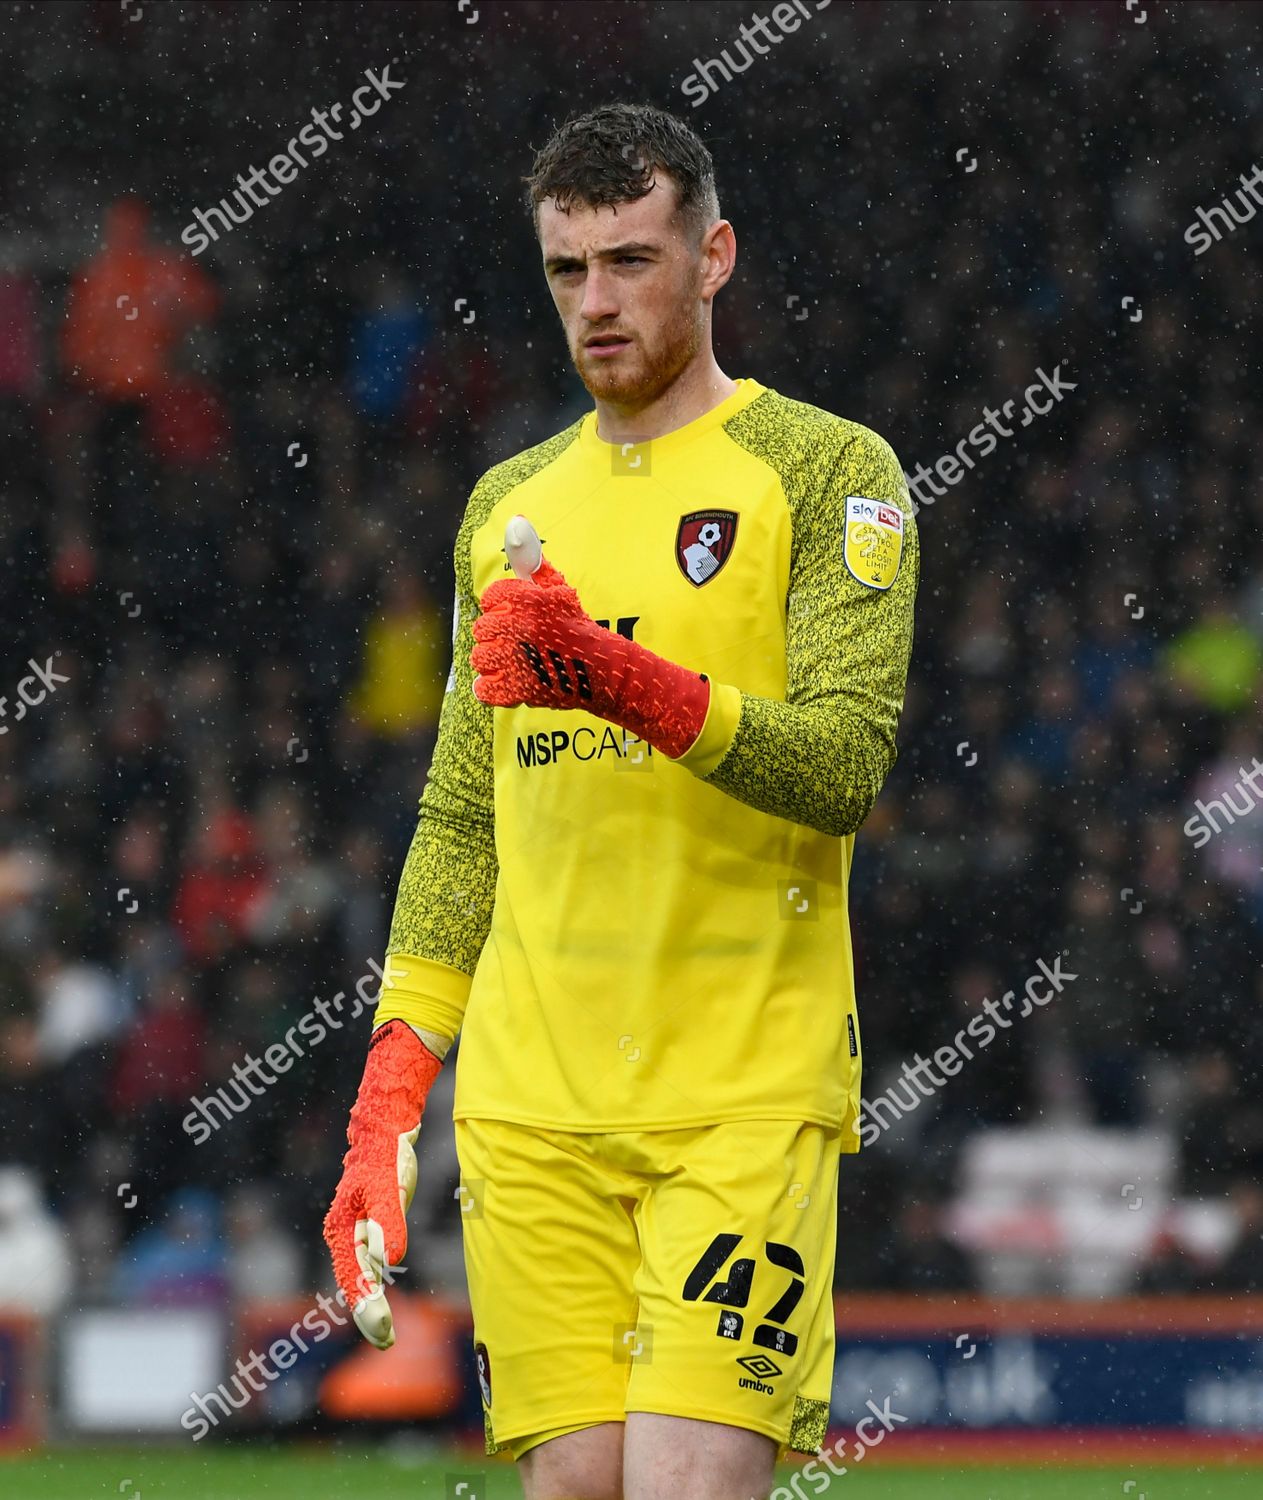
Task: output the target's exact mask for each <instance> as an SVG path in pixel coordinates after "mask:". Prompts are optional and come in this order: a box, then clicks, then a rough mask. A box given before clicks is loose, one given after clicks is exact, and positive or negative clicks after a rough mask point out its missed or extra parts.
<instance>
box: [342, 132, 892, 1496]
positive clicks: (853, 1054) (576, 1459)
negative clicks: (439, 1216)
mask: <svg viewBox="0 0 1263 1500" xmlns="http://www.w3.org/2000/svg"><path fill="white" fill-rule="evenodd" d="M528 185H529V201H530V205H531V209H532V213H533V216H534V223H535V229H536V233H537V236H538V239H539V244H540V248H541V253H542V259H543V269H544V274H545V277H546V279H547V282H548V286H549V290H550V292H551V295H552V298H553V301H554V304H555V306H556V308H557V311H558V314H559V316H560V318H561V322H562V326H563V329H564V331H565V334H566V338H567V341H568V344H569V348H570V353H571V357H572V359H573V360H574V363H575V366H576V369H577V371H578V373H579V375H580V377H581V378H582V380H583V382H584V384H585V386H586V387H587V390H588V392H589V393H590V395H591V396H592V398H593V407H594V409H593V410H591V411H590V412H589V413H588V414H587V415H586V416H584V417H583V418H582V419H581V420H580V421H578V422H576V423H574V424H573V425H572V426H570V427H568V428H567V429H566V430H565V431H563V432H561V433H559V434H558V435H557V436H555V437H553V438H551V439H549V440H548V441H546V442H543V443H541V444H539V445H538V446H537V447H534V448H531V449H528V450H527V451H526V452H524V453H521V454H519V455H518V456H517V457H515V458H511V459H509V460H507V461H506V462H504V463H500V464H497V465H496V466H495V467H494V468H492V469H491V470H489V471H488V472H487V473H486V474H485V475H484V476H483V477H482V478H481V479H480V480H479V481H478V483H477V485H476V486H475V487H474V490H473V493H472V495H471V496H470V500H469V503H468V507H467V509H466V512H465V516H464V519H463V521H462V524H461V527H460V531H459V534H458V536H457V541H456V558H455V564H456V602H455V618H454V627H453V628H454V649H453V662H452V671H451V675H450V677H449V679H448V684H447V692H446V695H445V697H444V701H443V709H442V715H441V719H440V725H439V735H438V741H437V745H436V748H435V752H434V758H433V763H432V765H431V768H430V773H429V778H428V781H427V784H426V787H425V791H424V794H423V796H422V798H421V812H420V818H419V821H418V824H417V829H416V834H415V837H414V838H413V841H412V845H411V848H410V850H409V853H408V856H407V860H406V862H405V864H404V868H403V873H402V876H401V879H400V882H399V889H398V895H397V898H396V904H395V911H394V918H393V921H392V925H391V931H390V939H389V946H388V954H389V958H390V963H389V968H388V972H389V975H390V978H389V979H388V980H387V982H386V984H384V986H383V990H382V994H381V997H380V1001H379V1004H378V1008H377V1013H376V1019H375V1029H374V1032H373V1036H372V1040H371V1042H370V1045H369V1051H368V1058H367V1062H366V1066H365V1070H364V1078H363V1082H362V1083H361V1086H360V1091H359V1096H358V1098H357V1100H356V1103H355V1107H354V1109H353V1110H352V1112H351V1123H350V1126H349V1129H348V1139H349V1141H350V1149H349V1150H348V1152H347V1154H346V1156H345V1159H344V1166H343V1175H342V1180H341V1183H340V1185H339V1187H338V1190H337V1194H336V1196H335V1198H334V1201H333V1205H332V1207H331V1208H330V1210H329V1214H328V1217H327V1219H326V1225H325V1236H326V1239H327V1240H328V1243H329V1246H330V1250H331V1252H332V1256H333V1264H334V1268H335V1271H336V1274H337V1277H338V1281H339V1284H340V1285H341V1286H342V1288H343V1289H344V1291H345V1292H346V1293H347V1296H348V1300H349V1301H350V1302H351V1303H352V1305H353V1306H354V1310H355V1317H356V1322H357V1323H358V1325H359V1327H360V1329H361V1330H362V1332H363V1333H364V1334H365V1336H366V1337H367V1338H368V1339H369V1340H370V1341H371V1342H373V1343H374V1344H376V1345H377V1346H378V1347H381V1348H385V1347H388V1346H389V1345H390V1344H391V1343H392V1342H393V1338H394V1334H393V1328H392V1324H391V1316H390V1308H389V1303H388V1300H387V1294H386V1289H385V1285H384V1283H385V1280H386V1278H387V1275H388V1267H389V1266H391V1265H395V1264H398V1263H399V1261H400V1260H401V1258H402V1256H403V1254H404V1250H405V1245H406V1229H405V1224H404V1213H405V1212H406V1208H407V1203H408V1201H409V1198H410V1195H411V1190H412V1185H413V1182H414V1179H415V1170H416V1168H415V1158H414V1154H413V1146H414V1143H415V1141H416V1134H417V1129H418V1126H419V1123H420V1120H421V1115H422V1111H423V1109H424V1105H425V1099H426V1095H427V1092H428V1091H429V1089H430V1087H431V1085H432V1084H433V1082H434V1079H435V1076H436V1075H437V1073H438V1072H439V1070H440V1067H441V1066H442V1062H443V1058H444V1056H445V1054H446V1053H447V1051H448V1050H449V1049H450V1048H451V1046H452V1044H453V1041H454V1039H455V1037H456V1035H457V1033H458V1032H459V1033H460V1036H461V1045H460V1053H459V1061H458V1064H457V1073H456V1102H455V1109H454V1114H455V1121H456V1141H457V1149H458V1152H459V1156H460V1163H461V1203H462V1209H463V1210H464V1219H463V1225H464V1246H465V1263H466V1270H467V1274H468V1281H469V1293H470V1301H471V1304H472V1308H473V1316H474V1341H475V1357H476V1363H477V1371H478V1377H479V1382H480V1385H481V1390H482V1402H483V1411H484V1417H485V1421H486V1435H487V1446H488V1451H494V1450H495V1449H498V1448H507V1449H508V1450H510V1451H511V1452H512V1454H513V1456H514V1457H515V1458H516V1459H518V1460H519V1467H520V1470H521V1473H522V1478H523V1483H524V1486H525V1490H526V1494H527V1496H528V1497H529V1500H566V1497H574V1500H605V1497H609V1500H614V1497H621V1496H627V1497H631V1500H667V1497H668V1496H671V1497H674V1496H678V1495H681V1494H684V1495H688V1496H690V1497H691V1500H707V1497H711V1500H747V1497H749V1496H750V1495H751V1494H759V1493H764V1494H765V1493H766V1492H767V1490H768V1488H769V1487H770V1485H771V1482H772V1473H773V1468H772V1466H773V1463H774V1460H775V1458H776V1455H777V1453H778V1451H782V1452H783V1451H784V1450H785V1449H787V1448H790V1447H792V1448H796V1449H800V1450H802V1451H805V1452H810V1451H812V1450H814V1449H815V1448H817V1447H818V1446H819V1445H820V1444H821V1443H822V1442H823V1439H824V1435H825V1431H826V1425H827V1421H828V1414H829V1394H830V1383H831V1375H832V1368H833V1303H832V1281H833V1259H834V1243H835V1236H836V1223H837V1219H836V1214H837V1209H836V1185H837V1167H838V1153H839V1151H853V1150H855V1149H856V1148H857V1147H858V1144H859V1142H858V1129H857V1120H858V1109H859V1100H860V1065H861V1056H860V1033H859V1023H858V1018H857V1013H856V1006H855V993H854V984H853V976H852V961H851V940H850V930H849V926H848V921H847V882H848V878H849V873H850V867H851V857H852V849H853V844H854V835H855V831H856V830H857V829H858V828H859V827H860V825H861V824H862V823H863V821H864V819H865V817H866V816H867V815H868V812H869V809H870V808H871V807H872V805H873V801H874V799H875V798H876V796H877V794H878V792H879V790H880V789H881V785H882V782H883V780H884V778H885V776H886V774H887V772H888V771H889V769H890V767H891V765H892V763H893V761H894V758H895V729H896V723H897V719H898V715H899V712H900V709H901V707H902V702H903V694H904V683H905V677H906V673H907V667H908V658H909V653H910V649H911V640H912V609H913V599H914V595H915V590H916V578H917V561H918V559H917V541H916V530H915V525H914V522H913V512H912V506H911V503H910V500H909V497H908V491H907V486H906V483H905V481H904V477H903V474H902V471H901V469H900V467H899V464H898V462H897V460H896V458H895V456H894V454H893V453H892V451H891V449H890V447H889V446H888V445H887V444H886V443H885V442H884V441H883V440H882V439H881V438H880V437H878V436H877V435H876V434H875V433H874V432H872V431H870V430H869V429H868V428H866V427H863V426H860V425H858V424H856V423H854V422H850V421H846V420H844V419H842V418H840V417H837V416H834V415H832V414H831V413H829V412H827V411H825V410H822V409H821V408H819V407H816V406H811V405H807V404H804V403H802V402H799V401H795V400H791V399H789V398H788V397H786V396H783V395H781V394H779V393H778V392H776V391H775V390H772V389H770V388H769V387H767V386H764V385H762V384H760V383H759V382H758V381H757V380H754V379H752V378H749V377H745V378H741V379H730V378H729V377H728V376H727V375H725V374H724V373H723V371H722V370H721V369H720V368H719V366H718V364H717V363H716V360H715V357H714V354H713V351H712V345H711V316H712V308H713V304H714V300H715V297H716V295H717V293H718V292H719V291H720V289H721V288H722V287H723V286H724V285H725V283H726V282H727V281H728V279H729V278H730V277H731V275H732V274H733V270H734V265H735V238H734V234H733V230H732V226H731V225H730V224H729V223H728V222H727V220H724V219H721V218H720V216H719V205H718V200H717V197H716V191H715V182H714V171H713V164H712V162H711V158H710V154H709V153H708V151H707V150H706V148H705V147H704V146H703V145H702V143H701V142H700V141H699V140H698V139H697V137H696V136H695V135H694V134H693V132H692V131H691V130H690V129H689V128H688V127H687V126H686V125H684V124H683V123H681V122H680V121H678V120H676V119H674V118H673V117H672V116H670V115H667V114H665V113H663V112H662V111H659V110H656V109H651V108H647V107H641V106H633V105H611V106H605V107H603V108H601V109H598V110H595V111H593V112H592V113H590V114H587V115H585V116H582V117H580V118H577V119H574V120H571V121H570V122H568V123H567V124H566V125H564V126H563V127H562V128H561V129H560V130H559V131H557V133H556V134H555V135H554V136H553V138H552V139H551V140H550V141H549V142H548V143H547V145H545V146H544V148H543V149H542V150H541V151H540V152H539V153H538V155H537V157H536V160H535V164H534V170H533V172H532V174H531V176H530V177H529V179H528ZM361 1276H363V1277H364V1279H365V1280H364V1284H365V1285H366V1286H367V1287H368V1293H367V1295H362V1294H361V1292H360V1291H359V1290H358V1289H357V1282H358V1281H359V1278H360V1277H361ZM357 1299H358V1300H357Z"/></svg>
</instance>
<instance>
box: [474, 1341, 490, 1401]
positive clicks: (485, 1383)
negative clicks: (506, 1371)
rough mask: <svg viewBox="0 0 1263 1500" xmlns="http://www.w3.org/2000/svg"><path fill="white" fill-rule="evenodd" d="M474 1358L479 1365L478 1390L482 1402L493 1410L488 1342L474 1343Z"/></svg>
mask: <svg viewBox="0 0 1263 1500" xmlns="http://www.w3.org/2000/svg"><path fill="white" fill-rule="evenodd" d="M474 1359H475V1361H476V1362H477V1365H478V1390H479V1393H480V1394H481V1396H482V1404H483V1405H484V1406H485V1407H486V1408H487V1410H488V1411H490V1410H491V1360H490V1358H489V1357H488V1355H487V1346H486V1344H475V1345H474Z"/></svg>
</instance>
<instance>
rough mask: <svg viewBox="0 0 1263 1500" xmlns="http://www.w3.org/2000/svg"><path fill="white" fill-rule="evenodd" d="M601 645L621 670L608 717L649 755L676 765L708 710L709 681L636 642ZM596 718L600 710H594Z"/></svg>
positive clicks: (704, 719) (616, 637)
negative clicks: (650, 752)
mask: <svg viewBox="0 0 1263 1500" xmlns="http://www.w3.org/2000/svg"><path fill="white" fill-rule="evenodd" d="M614 639H615V641H617V645H616V646H614V647H613V648H612V649H611V647H610V646H608V645H607V647H606V655H607V658H609V657H613V658H615V659H616V660H617V661H618V666H619V668H620V669H621V672H620V676H621V680H620V682H619V686H618V689H617V691H616V692H615V693H614V694H613V699H614V701H613V705H612V710H613V711H612V712H611V713H609V714H602V717H608V718H612V719H613V720H614V722H615V723H617V724H621V725H622V727H623V728H624V729H628V730H630V731H631V732H632V733H633V734H634V735H636V736H637V737H638V738H639V739H642V740H645V741H646V742H647V743H648V744H650V745H652V746H653V748H654V749H655V750H660V751H661V752H662V753H663V754H664V755H668V756H670V757H671V759H672V760H678V759H679V757H680V756H681V755H683V754H684V753H685V751H686V750H688V749H689V748H690V746H692V745H693V744H694V743H695V742H696V740H697V737H698V735H699V734H701V732H702V726H703V725H704V724H705V722H706V711H707V709H708V708H709V707H710V679H709V678H708V677H706V676H704V675H703V674H702V673H700V672H692V671H690V670H689V669H688V668H687V667H681V666H680V665H678V663H676V662H673V661H668V660H667V659H666V657H664V656H659V655H658V654H657V652H655V651H650V650H649V648H648V647H647V646H642V645H641V644H640V643H639V642H638V641H627V640H624V639H623V638H622V637H621V636H615V638H614ZM593 711H594V712H597V713H600V712H601V710H600V709H594V710H593Z"/></svg>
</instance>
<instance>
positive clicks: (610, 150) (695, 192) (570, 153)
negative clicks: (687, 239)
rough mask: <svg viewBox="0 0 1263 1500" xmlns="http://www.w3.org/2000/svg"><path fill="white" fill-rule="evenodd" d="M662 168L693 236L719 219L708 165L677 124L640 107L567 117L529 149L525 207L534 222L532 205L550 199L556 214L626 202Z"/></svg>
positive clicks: (706, 155) (705, 156)
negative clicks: (576, 207)
mask: <svg viewBox="0 0 1263 1500" xmlns="http://www.w3.org/2000/svg"><path fill="white" fill-rule="evenodd" d="M655 172H665V173H667V174H668V175H669V176H670V178H671V181H672V182H673V183H674V184H675V187H676V205H675V211H676V214H677V215H678V216H679V218H680V219H681V220H682V221H683V224H684V228H685V231H686V232H687V233H688V234H689V235H690V236H691V237H692V239H693V240H694V241H698V240H700V239H701V237H702V235H703V234H704V233H705V231H706V230H707V229H708V228H709V227H710V226H711V225H712V224H713V223H714V222H715V220H716V219H717V218H718V217H719V197H718V194H717V193H716V191H715V163H714V162H713V161H712V160H711V154H710V152H709V151H708V150H707V149H706V147H705V146H704V145H703V144H702V142H701V141H700V140H699V139H698V137H697V136H696V135H695V134H694V133H693V131H692V130H690V129H689V127H688V126H687V125H686V124H685V123H684V121H683V120H677V119H676V117H675V116H674V115H669V114H667V112H666V111H665V110H662V109H655V108H653V106H652V105H648V104H603V105H601V107H600V108H599V109H594V110H590V111H589V112H588V113H587V114H586V115H575V116H572V117H571V118H570V119H569V120H567V121H566V123H565V124H564V125H562V126H561V127H560V128H559V129H557V130H556V131H554V133H553V135H552V137H551V139H550V140H549V141H548V143H547V144H546V145H545V146H543V147H542V148H541V149H540V150H539V151H538V152H536V154H535V163H534V166H533V167H532V169H531V173H530V175H529V176H528V177H525V178H523V179H522V180H523V181H524V182H525V183H526V188H527V206H528V207H529V209H530V212H531V217H532V218H533V219H534V221H535V225H536V228H537V229H538V226H539V205H540V204H541V203H543V202H544V201H545V200H547V199H553V200H555V201H556V203H557V206H558V208H560V209H561V210H562V212H563V213H569V212H570V210H571V208H572V207H573V206H574V204H575V203H582V204H586V205H587V206H588V207H589V208H599V207H601V206H603V205H607V204H614V205H616V204H619V203H631V202H634V201H635V200H636V199H637V198H643V197H644V196H645V194H646V193H647V192H649V190H650V189H651V188H652V187H653V183H654V173H655Z"/></svg>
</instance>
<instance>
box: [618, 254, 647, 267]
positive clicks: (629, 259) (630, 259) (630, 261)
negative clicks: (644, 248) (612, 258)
mask: <svg viewBox="0 0 1263 1500" xmlns="http://www.w3.org/2000/svg"><path fill="white" fill-rule="evenodd" d="M618 258H619V260H620V261H621V262H622V264H623V265H625V266H639V265H643V264H644V260H645V257H644V256H643V255H620V256H619V257H618Z"/></svg>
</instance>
